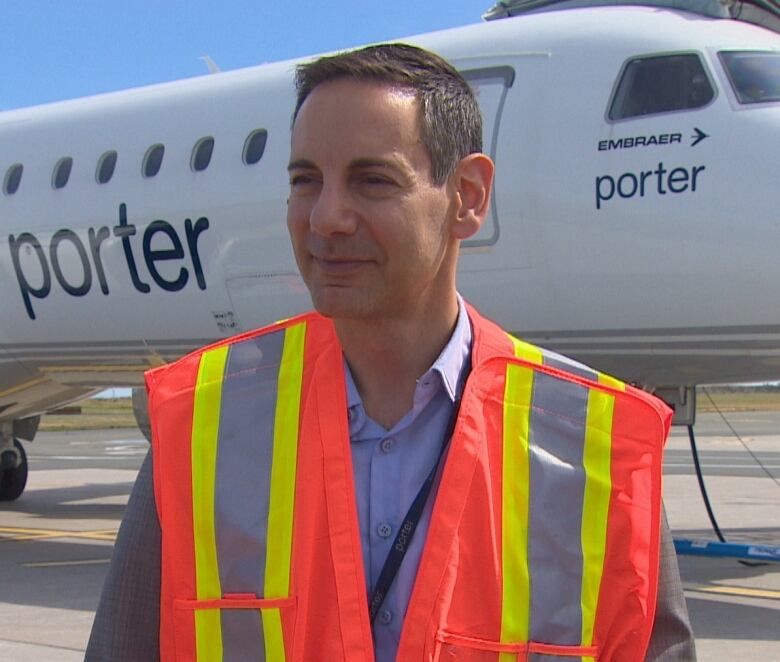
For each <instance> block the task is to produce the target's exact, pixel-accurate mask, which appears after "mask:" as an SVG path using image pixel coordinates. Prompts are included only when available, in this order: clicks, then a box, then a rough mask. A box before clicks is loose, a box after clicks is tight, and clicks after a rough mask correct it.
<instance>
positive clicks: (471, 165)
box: [452, 153, 495, 240]
mask: <svg viewBox="0 0 780 662" xmlns="http://www.w3.org/2000/svg"><path fill="white" fill-rule="evenodd" d="M494 170H495V166H494V165H493V161H491V160H490V157H489V156H487V155H486V154H479V153H477V154H469V155H468V156H466V157H464V158H462V159H461V160H460V162H459V163H458V165H457V166H456V168H455V172H453V173H452V184H453V186H454V189H455V194H456V198H455V207H456V208H455V219H454V222H453V226H452V234H453V236H454V237H455V238H456V239H461V240H462V239H468V238H469V237H471V236H473V235H475V234H476V233H477V231H478V230H479V228H480V227H481V226H482V221H484V220H485V217H486V216H487V214H488V210H489V208H490V191H491V190H492V188H493V171H494Z"/></svg>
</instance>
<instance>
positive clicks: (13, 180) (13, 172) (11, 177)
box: [3, 163, 24, 195]
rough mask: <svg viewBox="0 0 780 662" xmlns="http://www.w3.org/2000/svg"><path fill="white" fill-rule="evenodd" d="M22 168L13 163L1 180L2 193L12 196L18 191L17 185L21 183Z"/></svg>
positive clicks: (18, 164)
mask: <svg viewBox="0 0 780 662" xmlns="http://www.w3.org/2000/svg"><path fill="white" fill-rule="evenodd" d="M23 170H24V166H23V165H22V164H21V163H14V164H13V165H12V166H11V167H10V168H8V170H7V171H6V173H5V179H4V180H3V193H5V194H6V195H13V194H14V193H16V192H17V191H18V190H19V184H21V183H22V172H23Z"/></svg>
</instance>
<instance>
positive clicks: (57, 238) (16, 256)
mask: <svg viewBox="0 0 780 662" xmlns="http://www.w3.org/2000/svg"><path fill="white" fill-rule="evenodd" d="M208 228H209V219H208V218H206V217H205V216H201V217H200V218H199V219H198V220H197V221H195V222H194V223H193V222H192V220H191V219H189V218H187V219H185V220H184V241H185V242H186V246H187V249H185V247H184V243H183V242H182V240H181V239H180V237H179V234H178V232H177V231H176V228H174V227H173V226H172V225H171V224H170V223H168V222H167V221H163V220H155V221H152V222H151V223H150V224H149V225H147V226H146V229H145V230H144V232H143V236H142V240H141V250H142V253H143V259H144V262H145V264H146V269H147V270H148V272H149V275H150V276H151V278H152V280H153V281H154V282H155V283H156V285H157V286H158V287H160V288H161V289H163V290H166V291H168V292H178V291H179V290H181V289H182V288H183V287H184V286H185V285H186V284H187V282H188V281H189V276H190V274H189V269H188V268H187V267H186V266H183V265H182V266H181V267H180V268H179V271H178V274H177V275H176V277H175V278H166V277H164V276H163V274H161V273H160V269H159V268H158V264H157V263H158V262H163V261H169V260H184V259H185V257H186V253H187V250H189V255H190V259H191V263H192V270H193V272H194V274H195V280H196V282H197V284H198V287H199V288H200V289H201V290H205V289H206V279H205V277H204V276H203V267H202V265H201V261H200V255H199V254H198V239H199V238H200V235H201V234H202V233H203V232H205V231H206V230H208ZM112 231H113V235H114V236H115V237H119V238H120V239H121V240H122V250H123V252H124V257H125V261H126V263H127V270H128V272H129V276H130V280H131V282H132V284H133V287H135V289H136V290H138V291H139V292H142V293H144V294H146V293H148V292H150V291H151V286H150V285H149V283H147V282H144V281H143V280H142V279H141V276H140V275H139V273H138V267H137V265H136V257H135V253H134V252H133V237H134V235H135V234H136V226H135V225H134V224H132V223H128V221H127V205H125V203H122V204H120V205H119V224H118V225H115V226H114V227H113V228H110V229H109V228H108V227H107V226H105V225H104V226H102V227H99V228H89V229H88V230H87V236H86V239H83V238H82V237H80V236H79V235H78V234H76V232H74V231H73V230H70V229H68V228H63V229H61V230H58V231H57V232H55V233H54V235H53V236H52V238H51V242H50V243H49V250H48V259H47V255H46V251H45V250H44V248H43V246H42V245H41V242H40V241H39V240H38V237H36V236H35V235H34V234H32V233H31V232H23V233H21V234H20V235H18V236H14V235H9V237H8V248H9V249H10V251H11V260H12V262H13V265H14V271H15V272H16V280H17V282H18V283H19V291H20V293H21V295H22V300H23V301H24V307H25V310H26V311H27V315H28V316H29V318H30V319H35V311H34V310H33V305H32V299H33V298H35V299H45V298H46V297H47V296H48V295H49V293H50V292H51V288H52V284H53V281H52V272H53V273H54V278H55V279H56V281H57V283H58V284H59V286H60V287H61V288H62V289H63V290H64V291H65V292H67V293H68V294H70V295H71V296H74V297H81V296H84V295H85V294H87V293H88V292H89V291H90V289H91V288H92V281H93V269H94V274H95V276H96V277H97V280H98V283H99V285H100V291H101V292H102V293H103V294H106V295H107V294H108V293H109V288H108V281H107V280H106V273H105V269H104V267H103V258H102V256H101V254H100V249H101V246H102V244H103V242H105V241H106V240H107V239H109V237H110V236H111V234H112ZM156 236H157V237H159V238H158V239H157V240H155V244H156V247H155V248H153V247H152V240H153V239H154V238H155V237H156ZM161 241H163V242H165V244H166V246H165V247H164V248H162V247H160V243H161ZM25 247H26V248H27V253H26V254H29V255H32V254H34V256H35V257H34V258H33V259H32V263H33V264H34V262H35V261H36V260H35V258H37V262H38V263H39V268H38V269H35V268H34V267H33V272H34V271H37V273H25V269H24V268H23V267H24V266H26V267H27V268H28V269H29V268H30V267H31V266H33V265H32V264H31V261H30V260H29V259H28V260H24V262H25V264H24V265H23V259H22V257H21V251H22V249H23V248H25ZM61 251H70V252H71V255H73V254H74V251H75V254H76V255H78V258H79V259H80V261H81V271H82V273H80V274H79V277H78V278H74V277H73V274H70V276H69V277H66V274H65V270H64V269H63V268H62V264H61V255H60V252H61ZM87 251H89V254H88V253H87ZM90 256H91V262H90ZM31 281H32V282H31Z"/></svg>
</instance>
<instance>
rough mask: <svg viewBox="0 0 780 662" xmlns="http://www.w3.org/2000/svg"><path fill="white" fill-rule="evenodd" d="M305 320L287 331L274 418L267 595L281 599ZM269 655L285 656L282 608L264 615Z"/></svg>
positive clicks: (286, 577) (285, 587) (285, 590)
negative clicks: (280, 613) (280, 611)
mask: <svg viewBox="0 0 780 662" xmlns="http://www.w3.org/2000/svg"><path fill="white" fill-rule="evenodd" d="M305 337H306V323H305V322H304V323H301V324H296V325H295V326H291V327H289V328H287V329H286V330H285V333H284V349H283V350H282V362H281V365H280V366H279V388H278V391H277V396H276V413H275V417H274V450H273V463H272V465H271V496H270V501H269V506H268V538H267V541H268V542H267V548H266V562H265V584H264V593H263V597H265V598H282V597H286V596H287V595H289V591H290V559H291V556H292V531H293V508H294V506H295V474H296V468H297V460H298V427H299V426H298V422H299V416H300V404H301V382H302V380H303V348H304V339H305ZM263 635H264V638H265V658H266V659H267V660H284V659H285V654H284V638H283V636H282V621H281V618H280V616H279V611H278V610H268V613H265V612H264V613H263Z"/></svg>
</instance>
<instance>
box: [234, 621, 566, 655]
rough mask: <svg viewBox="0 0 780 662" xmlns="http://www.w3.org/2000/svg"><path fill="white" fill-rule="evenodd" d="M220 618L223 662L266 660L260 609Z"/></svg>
mask: <svg viewBox="0 0 780 662" xmlns="http://www.w3.org/2000/svg"><path fill="white" fill-rule="evenodd" d="M220 620H221V621H222V662H246V661H247V660H252V661H253V662H265V643H264V641H263V619H262V617H261V616H260V611H259V610H257V609H223V610H222V613H221V614H220ZM569 662H571V661H570V660H569Z"/></svg>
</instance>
